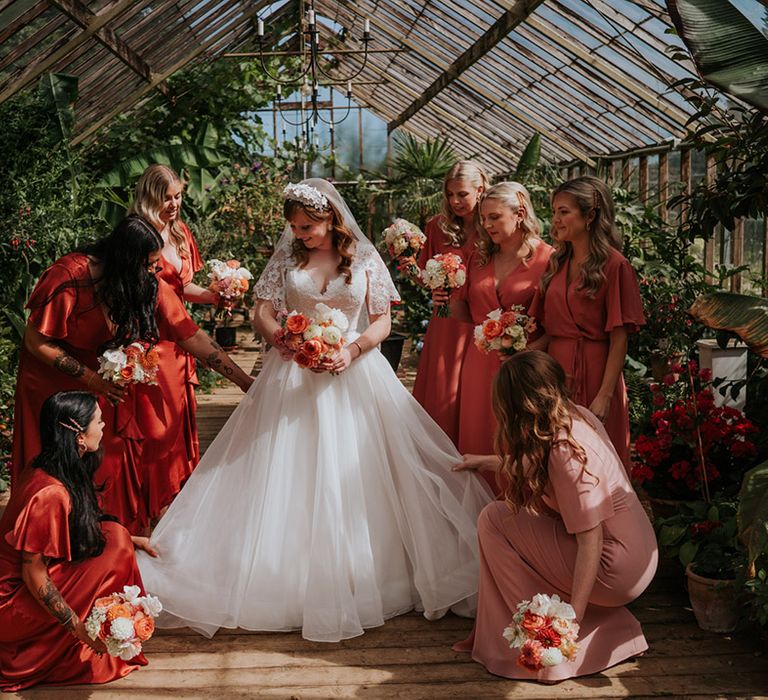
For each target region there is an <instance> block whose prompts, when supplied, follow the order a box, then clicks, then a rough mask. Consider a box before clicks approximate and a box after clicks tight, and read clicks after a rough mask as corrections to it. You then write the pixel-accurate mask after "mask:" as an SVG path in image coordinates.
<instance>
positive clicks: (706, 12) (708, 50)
mask: <svg viewBox="0 0 768 700" xmlns="http://www.w3.org/2000/svg"><path fill="white" fill-rule="evenodd" d="M755 6H756V7H758V4H757V2H755ZM667 9H668V10H669V15H670V17H671V18H672V22H673V23H674V25H675V28H676V29H677V33H678V34H679V36H680V38H681V39H682V40H683V42H684V43H685V45H686V47H687V48H688V50H689V51H690V52H691V55H692V57H693V60H694V62H695V63H696V67H697V68H698V70H699V73H700V74H701V77H702V78H703V79H704V80H705V81H707V82H709V83H711V84H712V85H714V86H715V87H717V88H719V89H720V90H722V91H723V92H726V93H728V94H730V95H733V96H735V97H738V98H739V99H741V100H743V101H744V102H747V103H748V104H750V105H752V106H754V107H757V108H758V109H760V110H761V111H763V112H766V113H768V37H766V36H764V35H763V34H761V33H760V31H759V30H758V29H757V27H755V26H754V25H753V24H752V23H751V22H750V21H749V20H748V19H747V18H746V17H745V16H744V15H743V14H742V13H741V12H740V11H739V10H738V9H737V8H736V7H735V6H734V3H733V2H731V1H730V0H667Z"/></svg>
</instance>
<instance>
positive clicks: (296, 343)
mask: <svg viewBox="0 0 768 700" xmlns="http://www.w3.org/2000/svg"><path fill="white" fill-rule="evenodd" d="M303 342H304V338H303V337H302V336H301V335H297V334H296V333H288V334H287V335H286V336H285V337H284V338H283V345H285V347H286V348H288V350H290V351H291V352H296V351H297V350H298V349H299V348H300V347H301V345H302V343H303Z"/></svg>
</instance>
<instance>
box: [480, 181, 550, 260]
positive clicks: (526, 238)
mask: <svg viewBox="0 0 768 700" xmlns="http://www.w3.org/2000/svg"><path fill="white" fill-rule="evenodd" d="M488 200H497V201H499V202H501V203H502V204H503V205H504V206H505V207H509V208H510V209H511V210H512V211H513V212H514V213H515V214H517V213H518V212H519V211H520V209H523V210H524V212H525V216H524V217H523V220H522V221H521V222H520V229H521V234H522V241H523V245H526V246H528V253H527V254H526V256H525V259H526V260H530V259H531V257H532V256H533V251H534V246H533V245H532V244H531V243H530V241H531V239H539V238H540V237H541V222H540V221H539V219H538V218H537V217H536V212H535V211H534V210H533V202H531V195H530V194H529V192H528V190H527V189H525V187H523V185H521V184H520V183H519V182H499V183H498V184H496V185H494V186H493V187H491V188H489V189H487V190H486V191H485V193H484V194H483V196H482V197H481V198H480V201H479V202H478V205H477V215H476V219H477V222H478V223H477V230H478V240H477V251H478V258H479V260H480V264H481V265H485V264H487V263H488V261H489V260H490V259H491V257H492V256H493V254H494V253H495V252H496V251H497V250H498V249H499V246H497V245H496V244H495V243H494V242H493V241H492V240H491V237H490V236H489V235H488V233H487V232H486V230H485V228H484V227H483V226H482V225H481V224H480V207H482V206H483V202H487V201H488Z"/></svg>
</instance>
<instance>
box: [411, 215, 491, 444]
mask: <svg viewBox="0 0 768 700" xmlns="http://www.w3.org/2000/svg"><path fill="white" fill-rule="evenodd" d="M440 218H441V217H440V216H439V215H438V216H434V217H432V218H431V219H430V220H429V221H428V222H427V225H426V226H425V227H424V233H425V235H426V236H427V242H426V244H425V245H424V247H423V248H422V249H421V253H420V255H419V260H418V264H419V267H420V268H422V269H423V268H424V266H425V265H426V263H427V260H429V259H430V258H431V257H433V256H435V255H437V254H438V253H456V254H457V255H459V256H460V257H461V259H462V260H463V261H464V263H465V264H466V263H467V260H468V259H469V257H470V254H471V253H472V251H473V250H474V248H475V241H476V240H477V236H476V235H475V234H474V231H473V235H472V236H471V238H470V239H469V240H467V241H466V242H465V243H464V245H463V246H461V247H460V248H457V247H455V246H452V245H451V244H450V242H449V241H448V239H447V238H446V235H445V233H443V231H442V230H441V228H440V225H439V221H440ZM471 342H472V326H471V325H470V324H469V323H464V322H462V321H457V320H456V319H454V318H450V317H449V318H439V317H438V316H436V315H435V314H434V313H433V315H432V318H430V319H429V326H428V327H427V334H426V336H425V338H424V347H423V348H422V350H421V357H420V358H419V367H418V370H417V372H416V383H415V384H414V387H413V397H414V398H415V399H416V400H417V401H418V402H419V403H420V404H421V405H422V406H423V408H424V410H425V411H426V412H427V413H428V414H429V415H430V416H431V417H432V419H433V420H434V421H435V423H437V424H438V425H439V426H440V427H441V428H442V430H443V432H444V433H445V434H446V435H448V437H449V438H451V441H452V442H453V444H454V445H455V444H457V441H458V437H459V402H458V395H459V375H460V372H461V364H462V362H463V360H464V353H465V352H466V350H467V347H468V346H469V345H470V344H471Z"/></svg>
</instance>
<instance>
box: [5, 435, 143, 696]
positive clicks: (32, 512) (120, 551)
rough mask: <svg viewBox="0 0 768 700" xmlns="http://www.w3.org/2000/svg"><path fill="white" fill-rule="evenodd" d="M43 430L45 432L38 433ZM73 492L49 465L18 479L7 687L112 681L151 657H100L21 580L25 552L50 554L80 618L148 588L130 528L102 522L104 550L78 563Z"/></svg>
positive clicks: (10, 518) (8, 585) (9, 575)
mask: <svg viewBox="0 0 768 700" xmlns="http://www.w3.org/2000/svg"><path fill="white" fill-rule="evenodd" d="M35 432H37V431H35ZM70 511H71V504H70V498H69V493H68V492H67V489H66V488H65V487H64V485H63V484H62V483H61V482H60V481H58V480H57V479H55V478H54V477H52V476H50V475H49V474H47V473H46V472H44V471H43V470H42V469H29V468H28V469H25V470H24V471H23V472H22V474H21V476H20V477H18V478H17V480H16V483H15V485H14V487H13V492H12V494H11V500H10V502H9V503H8V507H7V508H6V511H5V514H4V515H3V517H2V519H0V690H2V691H5V692H12V691H15V690H20V689H22V688H29V687H30V686H33V685H40V684H43V685H72V684H76V683H78V684H79V683H107V682H108V681H111V680H114V679H116V678H122V677H123V676H125V675H127V674H128V673H130V672H131V671H133V670H134V669H136V668H137V667H139V666H144V665H146V663H147V660H146V659H145V658H144V655H143V654H140V655H139V656H137V657H135V658H133V659H131V660H130V661H122V660H121V659H118V658H116V657H113V656H109V655H108V654H104V655H103V656H99V655H98V654H96V653H95V652H94V651H92V650H91V648H90V647H88V646H86V645H85V644H83V643H82V642H80V641H79V640H77V639H76V638H75V637H74V636H73V635H72V634H71V633H70V632H68V631H67V630H65V629H64V627H62V626H61V624H59V622H58V620H56V619H55V618H54V617H53V616H52V615H51V614H50V613H49V612H48V611H47V610H46V609H45V608H43V607H42V606H41V605H40V603H38V602H37V601H36V600H35V599H34V598H33V596H32V594H31V593H30V591H29V589H28V588H27V586H26V584H25V583H24V582H23V581H22V578H21V553H22V552H23V551H24V552H30V553H33V554H43V555H44V556H46V557H49V558H50V563H49V565H48V573H49V576H50V578H51V581H53V583H54V585H55V586H56V588H57V589H58V590H59V592H60V593H61V595H62V597H63V598H64V600H65V601H66V602H67V604H68V605H69V606H70V607H71V608H72V610H74V612H75V613H76V614H77V616H78V617H79V618H80V619H81V620H84V619H85V618H86V617H87V616H88V614H89V613H90V612H91V608H92V607H93V604H94V602H95V601H96V599H97V598H100V597H102V596H107V595H109V594H110V593H114V592H116V591H122V590H123V586H139V587H140V588H142V589H143V585H142V583H141V576H140V575H139V570H138V567H137V566H136V556H135V554H134V551H133V544H132V543H131V538H130V535H129V534H128V532H127V531H126V529H125V528H124V527H123V526H122V525H119V524H118V523H114V522H104V523H102V524H101V527H102V530H103V532H104V536H105V538H106V544H105V546H104V551H103V552H102V553H101V554H100V555H98V556H96V557H90V558H88V559H83V560H80V561H71V559H70V548H69V523H68V515H69V513H70Z"/></svg>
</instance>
